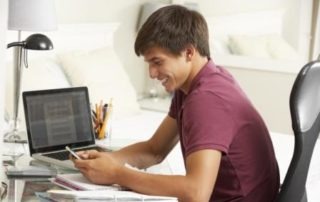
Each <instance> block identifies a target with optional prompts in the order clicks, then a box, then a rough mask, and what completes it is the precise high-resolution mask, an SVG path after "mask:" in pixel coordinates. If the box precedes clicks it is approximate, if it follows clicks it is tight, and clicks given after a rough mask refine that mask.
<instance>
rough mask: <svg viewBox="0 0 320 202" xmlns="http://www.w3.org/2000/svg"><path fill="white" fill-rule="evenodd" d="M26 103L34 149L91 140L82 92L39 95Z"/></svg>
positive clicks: (86, 107) (88, 117) (84, 97)
mask: <svg viewBox="0 0 320 202" xmlns="http://www.w3.org/2000/svg"><path fill="white" fill-rule="evenodd" d="M26 102H27V110H28V120H29V129H30V132H31V139H32V144H33V145H32V146H33V148H34V149H38V148H44V147H48V146H49V147H51V146H57V145H62V144H68V143H77V142H84V141H90V140H92V138H93V137H92V128H90V127H91V125H90V124H88V123H90V121H91V116H90V110H88V106H89V103H88V101H87V97H86V93H85V92H84V91H75V92H59V93H51V94H43V95H41V94H38V95H33V96H28V97H26Z"/></svg>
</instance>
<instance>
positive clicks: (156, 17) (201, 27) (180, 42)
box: [134, 5, 210, 57]
mask: <svg viewBox="0 0 320 202" xmlns="http://www.w3.org/2000/svg"><path fill="white" fill-rule="evenodd" d="M188 45H192V46H194V47H195V48H196V49H197V50H198V52H199V53H200V55H201V56H207V57H210V50H209V34H208V27H207V23H206V21H205V19H204V17H203V16H202V15H201V14H200V13H198V12H197V11H194V10H189V9H187V8H186V7H183V6H179V5H170V6H166V7H162V8H160V9H159V10H157V11H156V12H154V13H153V14H152V15H151V16H150V17H149V18H148V19H147V21H146V22H145V23H144V24H143V25H142V27H141V29H140V30H139V32H138V36H137V38H136V41H135V44H134V49H135V52H136V54H137V55H138V56H140V55H141V54H142V55H143V54H144V53H145V51H147V50H148V49H149V48H151V47H154V46H157V47H160V48H164V49H166V50H168V51H169V52H170V53H171V54H173V55H177V56H178V55H180V53H181V52H182V51H183V50H184V49H185V48H187V46H188Z"/></svg>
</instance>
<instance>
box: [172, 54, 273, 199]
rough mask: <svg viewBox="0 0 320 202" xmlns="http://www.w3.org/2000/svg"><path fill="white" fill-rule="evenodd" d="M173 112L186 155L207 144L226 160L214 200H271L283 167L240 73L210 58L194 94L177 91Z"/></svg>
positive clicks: (218, 180)
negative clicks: (242, 86) (238, 79)
mask: <svg viewBox="0 0 320 202" xmlns="http://www.w3.org/2000/svg"><path fill="white" fill-rule="evenodd" d="M169 116H171V117H173V118H174V119H176V121H177V124H178V129H179V135H180V141H181V149H182V154H183V157H184V160H185V159H186V158H187V157H188V155H189V154H191V153H193V152H195V151H199V150H202V149H212V150H218V151H221V153H222V159H221V163H220V168H219V172H218V177H217V180H216V183H215V187H214V189H213V192H212V195H211V199H210V201H214V202H222V201H223V202H226V201H228V202H236V201H239V202H240V201H241V202H271V201H273V200H274V198H275V196H276V194H277V193H278V189H279V170H278V166H277V161H276V158H275V154H274V150H273V146H272V142H271V139H270V135H269V133H268V130H267V128H266V126H265V124H264V121H263V120H262V118H261V117H260V115H259V113H258V112H257V111H256V110H255V108H254V107H253V105H252V104H251V102H250V101H249V99H248V98H247V96H246V95H245V93H244V92H243V91H242V90H241V89H240V87H239V85H238V84H237V82H236V81H235V80H234V78H233V77H232V76H231V75H230V74H229V73H228V72H227V71H226V70H225V69H224V68H222V67H219V66H215V64H214V63H213V62H212V61H211V60H210V61H209V62H208V63H207V64H206V65H205V66H204V67H203V68H202V69H201V70H200V72H199V73H198V74H197V75H196V77H195V78H194V80H193V81H192V84H191V87H190V90H189V92H188V94H187V95H186V94H184V93H183V92H182V91H180V90H177V91H176V92H175V94H174V97H173V100H172V103H171V107H170V111H169Z"/></svg>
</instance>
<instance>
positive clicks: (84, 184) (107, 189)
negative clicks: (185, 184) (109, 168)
mask: <svg viewBox="0 0 320 202" xmlns="http://www.w3.org/2000/svg"><path fill="white" fill-rule="evenodd" d="M51 181H52V182H53V183H55V184H57V185H59V186H61V187H64V188H67V189H69V190H49V191H48V192H47V194H48V197H49V198H50V199H52V200H54V201H65V200H71V201H161V202H172V201H177V199H176V198H174V197H164V196H151V195H144V194H139V193H136V192H132V191H123V189H122V188H121V187H120V186H119V185H111V186H106V185H96V184H92V183H91V182H90V181H88V180H87V179H86V178H85V177H84V176H83V175H82V174H81V173H73V174H61V175H57V176H56V177H55V178H53V179H52V180H51Z"/></svg>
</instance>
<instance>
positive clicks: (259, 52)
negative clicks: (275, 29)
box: [229, 35, 270, 58]
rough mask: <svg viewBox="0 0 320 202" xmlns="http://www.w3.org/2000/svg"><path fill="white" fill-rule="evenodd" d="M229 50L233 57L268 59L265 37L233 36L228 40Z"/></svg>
mask: <svg viewBox="0 0 320 202" xmlns="http://www.w3.org/2000/svg"><path fill="white" fill-rule="evenodd" d="M229 48H230V50H231V52H232V53H233V54H235V55H246V56H251V57H258V58H270V54H269V52H268V50H267V40H266V39H265V37H257V36H244V35H233V36H230V39H229Z"/></svg>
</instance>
